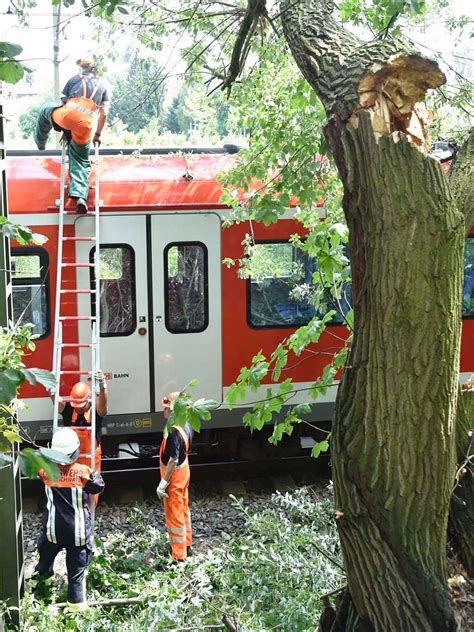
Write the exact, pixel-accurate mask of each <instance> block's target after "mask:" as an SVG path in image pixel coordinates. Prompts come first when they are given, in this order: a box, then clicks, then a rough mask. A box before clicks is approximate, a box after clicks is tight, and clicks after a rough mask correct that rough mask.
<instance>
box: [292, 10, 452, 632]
mask: <svg viewBox="0 0 474 632" xmlns="http://www.w3.org/2000/svg"><path fill="white" fill-rule="evenodd" d="M332 12H333V4H332V2H330V1H329V0H319V1H318V0H299V1H298V2H295V1H294V0H284V1H283V3H282V23H283V28H284V33H285V37H286V40H287V42H288V44H289V46H290V49H291V51H292V53H293V56H294V58H295V60H296V62H297V63H298V65H299V67H300V69H301V71H302V72H303V74H304V76H305V77H306V79H307V80H308V82H309V83H310V84H311V86H312V87H313V88H314V90H315V91H316V93H317V94H318V96H319V97H320V99H321V101H322V102H323V105H324V107H325V109H326V112H327V117H328V124H327V127H326V130H325V131H326V136H327V139H328V142H329V145H330V147H331V150H332V152H333V154H334V157H335V160H336V164H337V167H338V170H339V174H340V176H341V179H342V182H343V185H344V200H343V206H344V212H345V215H346V220H347V223H348V226H349V229H350V239H349V246H350V258H351V266H352V285H353V297H354V341H353V346H352V349H351V353H350V357H349V360H348V364H347V366H346V368H345V370H344V372H343V376H342V380H341V384H340V387H339V391H338V397H337V401H336V413H335V419H334V422H333V432H332V437H333V441H332V462H333V478H334V489H335V503H336V516H337V517H338V519H337V523H338V529H339V535H340V538H341V546H342V550H343V554H344V561H345V567H346V572H347V578H348V595H347V597H346V598H345V599H344V600H342V601H341V605H340V607H339V608H338V612H337V615H336V620H335V621H334V623H333V624H332V627H331V630H333V631H336V630H338V631H339V630H340V631H346V632H347V631H349V630H350V631H352V630H354V631H355V630H357V631H362V630H364V631H365V630H376V631H380V632H387V631H388V630H390V631H392V630H393V631H397V632H398V631H400V632H401V631H403V632H408V631H412V630H413V631H417V632H418V631H425V630H426V631H439V632H441V631H442V632H447V631H451V630H455V629H456V622H455V619H454V613H453V609H452V605H451V601H450V598H449V593H448V590H447V586H446V575H445V558H446V555H445V550H446V529H447V521H448V512H449V504H450V496H451V489H452V481H453V477H454V473H455V446H454V427H455V420H456V402H457V389H458V367H459V344H460V330H461V329H460V328H461V318H460V313H461V309H460V305H461V289H462V270H463V244H464V230H465V229H464V217H463V215H462V214H461V213H460V212H459V210H458V208H457V206H456V202H455V200H454V198H453V194H452V192H451V190H450V186H449V182H448V179H447V178H446V176H445V175H444V174H443V173H442V170H441V168H440V166H439V164H438V163H437V162H436V161H435V160H433V159H431V158H429V157H428V156H427V155H426V150H427V139H426V133H425V130H424V126H425V123H426V119H427V117H426V114H425V112H424V110H423V108H422V107H421V106H420V104H419V102H420V101H422V100H423V98H424V95H425V93H426V91H427V90H428V89H429V88H434V87H437V86H439V85H441V84H442V83H443V82H444V76H443V75H442V73H441V72H440V70H439V68H438V67H437V65H436V64H435V63H433V62H431V61H429V60H427V59H424V58H423V57H422V56H421V55H419V54H417V53H415V52H413V51H410V50H408V48H407V47H406V46H405V45H404V44H401V43H400V42H397V41H393V40H389V41H381V40H375V41H373V42H370V43H369V44H363V43H362V42H360V41H359V40H357V39H356V38H355V37H354V36H353V35H351V34H348V33H346V32H345V31H344V30H343V29H342V28H341V27H340V26H339V25H338V24H337V22H336V21H335V20H334V19H333V17H332Z"/></svg>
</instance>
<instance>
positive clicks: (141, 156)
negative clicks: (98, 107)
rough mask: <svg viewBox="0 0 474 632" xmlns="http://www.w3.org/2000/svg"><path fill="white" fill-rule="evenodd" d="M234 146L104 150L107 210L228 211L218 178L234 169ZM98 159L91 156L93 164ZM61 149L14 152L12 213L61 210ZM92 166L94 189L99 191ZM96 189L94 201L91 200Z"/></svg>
mask: <svg viewBox="0 0 474 632" xmlns="http://www.w3.org/2000/svg"><path fill="white" fill-rule="evenodd" d="M236 153H237V150H236V149H235V146H227V147H224V148H223V149H215V148H211V149H207V148H202V149H200V148H192V149H185V150H178V149H176V148H173V149H164V148H156V149H145V150H140V151H137V150H134V149H131V148H128V149H122V150H120V149H115V150H114V149H112V150H110V149H104V150H101V151H100V173H101V177H100V198H101V200H102V202H103V207H102V208H103V210H104V211H115V210H121V211H127V210H143V209H147V208H149V209H150V210H151V209H163V210H172V209H175V210H186V209H212V208H223V205H222V204H221V203H220V197H221V194H222V185H221V184H220V183H219V182H218V181H217V176H218V174H220V173H222V172H226V171H229V170H230V169H231V168H232V167H233V166H234V164H235V161H236V155H235V154H236ZM92 158H93V156H92V155H91V159H92ZM60 173H61V154H60V151H59V150H47V151H45V152H39V151H10V152H8V153H7V179H8V198H9V211H10V213H45V212H48V211H49V212H51V211H54V210H56V209H57V207H56V199H57V198H58V197H59V189H60ZM94 180H95V178H94V167H92V176H91V186H94V184H95V182H94ZM92 195H93V190H91V192H90V197H89V200H90V201H91V200H92V197H91V196H92Z"/></svg>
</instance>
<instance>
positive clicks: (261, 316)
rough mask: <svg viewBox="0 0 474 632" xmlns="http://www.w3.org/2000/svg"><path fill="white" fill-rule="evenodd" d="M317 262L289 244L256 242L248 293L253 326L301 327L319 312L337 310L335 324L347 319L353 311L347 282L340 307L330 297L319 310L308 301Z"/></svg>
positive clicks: (248, 304)
mask: <svg viewBox="0 0 474 632" xmlns="http://www.w3.org/2000/svg"><path fill="white" fill-rule="evenodd" d="M316 269H317V267H316V262H315V260H314V259H312V258H310V257H308V255H307V254H305V253H304V252H302V251H301V250H300V249H299V248H296V247H295V246H293V244H291V243H288V242H264V243H256V244H255V245H254V248H253V254H252V262H251V276H250V278H249V280H248V285H247V288H248V291H247V299H248V300H247V307H248V312H247V320H248V323H249V325H250V326H251V327H256V328H265V329H267V328H272V327H278V328H281V327H299V326H300V325H306V324H308V323H309V321H310V320H311V319H312V318H313V317H314V316H315V315H316V313H318V312H319V313H321V314H324V313H327V312H328V311H329V310H330V309H335V310H336V311H337V312H338V313H337V315H336V316H335V317H334V318H333V320H332V323H333V324H338V323H341V322H342V320H343V314H342V313H341V312H343V313H346V312H347V311H348V310H349V309H350V304H351V291H350V290H351V288H350V284H349V283H347V284H346V286H345V287H344V290H343V297H342V299H341V300H340V301H339V304H338V305H335V304H334V300H333V299H332V298H331V297H330V296H329V295H328V296H327V299H326V300H325V301H324V302H325V304H323V303H322V302H320V305H319V309H318V310H316V308H315V306H314V305H313V304H312V303H311V302H309V300H308V298H307V297H308V290H310V288H311V285H312V277H313V274H314V272H315V271H316Z"/></svg>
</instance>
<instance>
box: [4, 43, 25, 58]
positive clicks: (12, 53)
mask: <svg viewBox="0 0 474 632" xmlns="http://www.w3.org/2000/svg"><path fill="white" fill-rule="evenodd" d="M22 51H23V48H22V47H21V46H20V45H19V44H14V43H13V42H0V55H1V56H3V57H16V56H17V55H19V54H20V53H21V52H22Z"/></svg>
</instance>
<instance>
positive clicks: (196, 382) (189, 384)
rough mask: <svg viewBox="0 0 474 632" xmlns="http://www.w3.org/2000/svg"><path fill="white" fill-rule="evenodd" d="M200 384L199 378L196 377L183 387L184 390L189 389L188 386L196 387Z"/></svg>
mask: <svg viewBox="0 0 474 632" xmlns="http://www.w3.org/2000/svg"><path fill="white" fill-rule="evenodd" d="M198 384H199V380H197V379H196V378H194V379H192V380H190V381H189V382H188V383H187V384H186V386H185V387H184V388H183V391H187V390H188V388H194V386H197V385H198Z"/></svg>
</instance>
